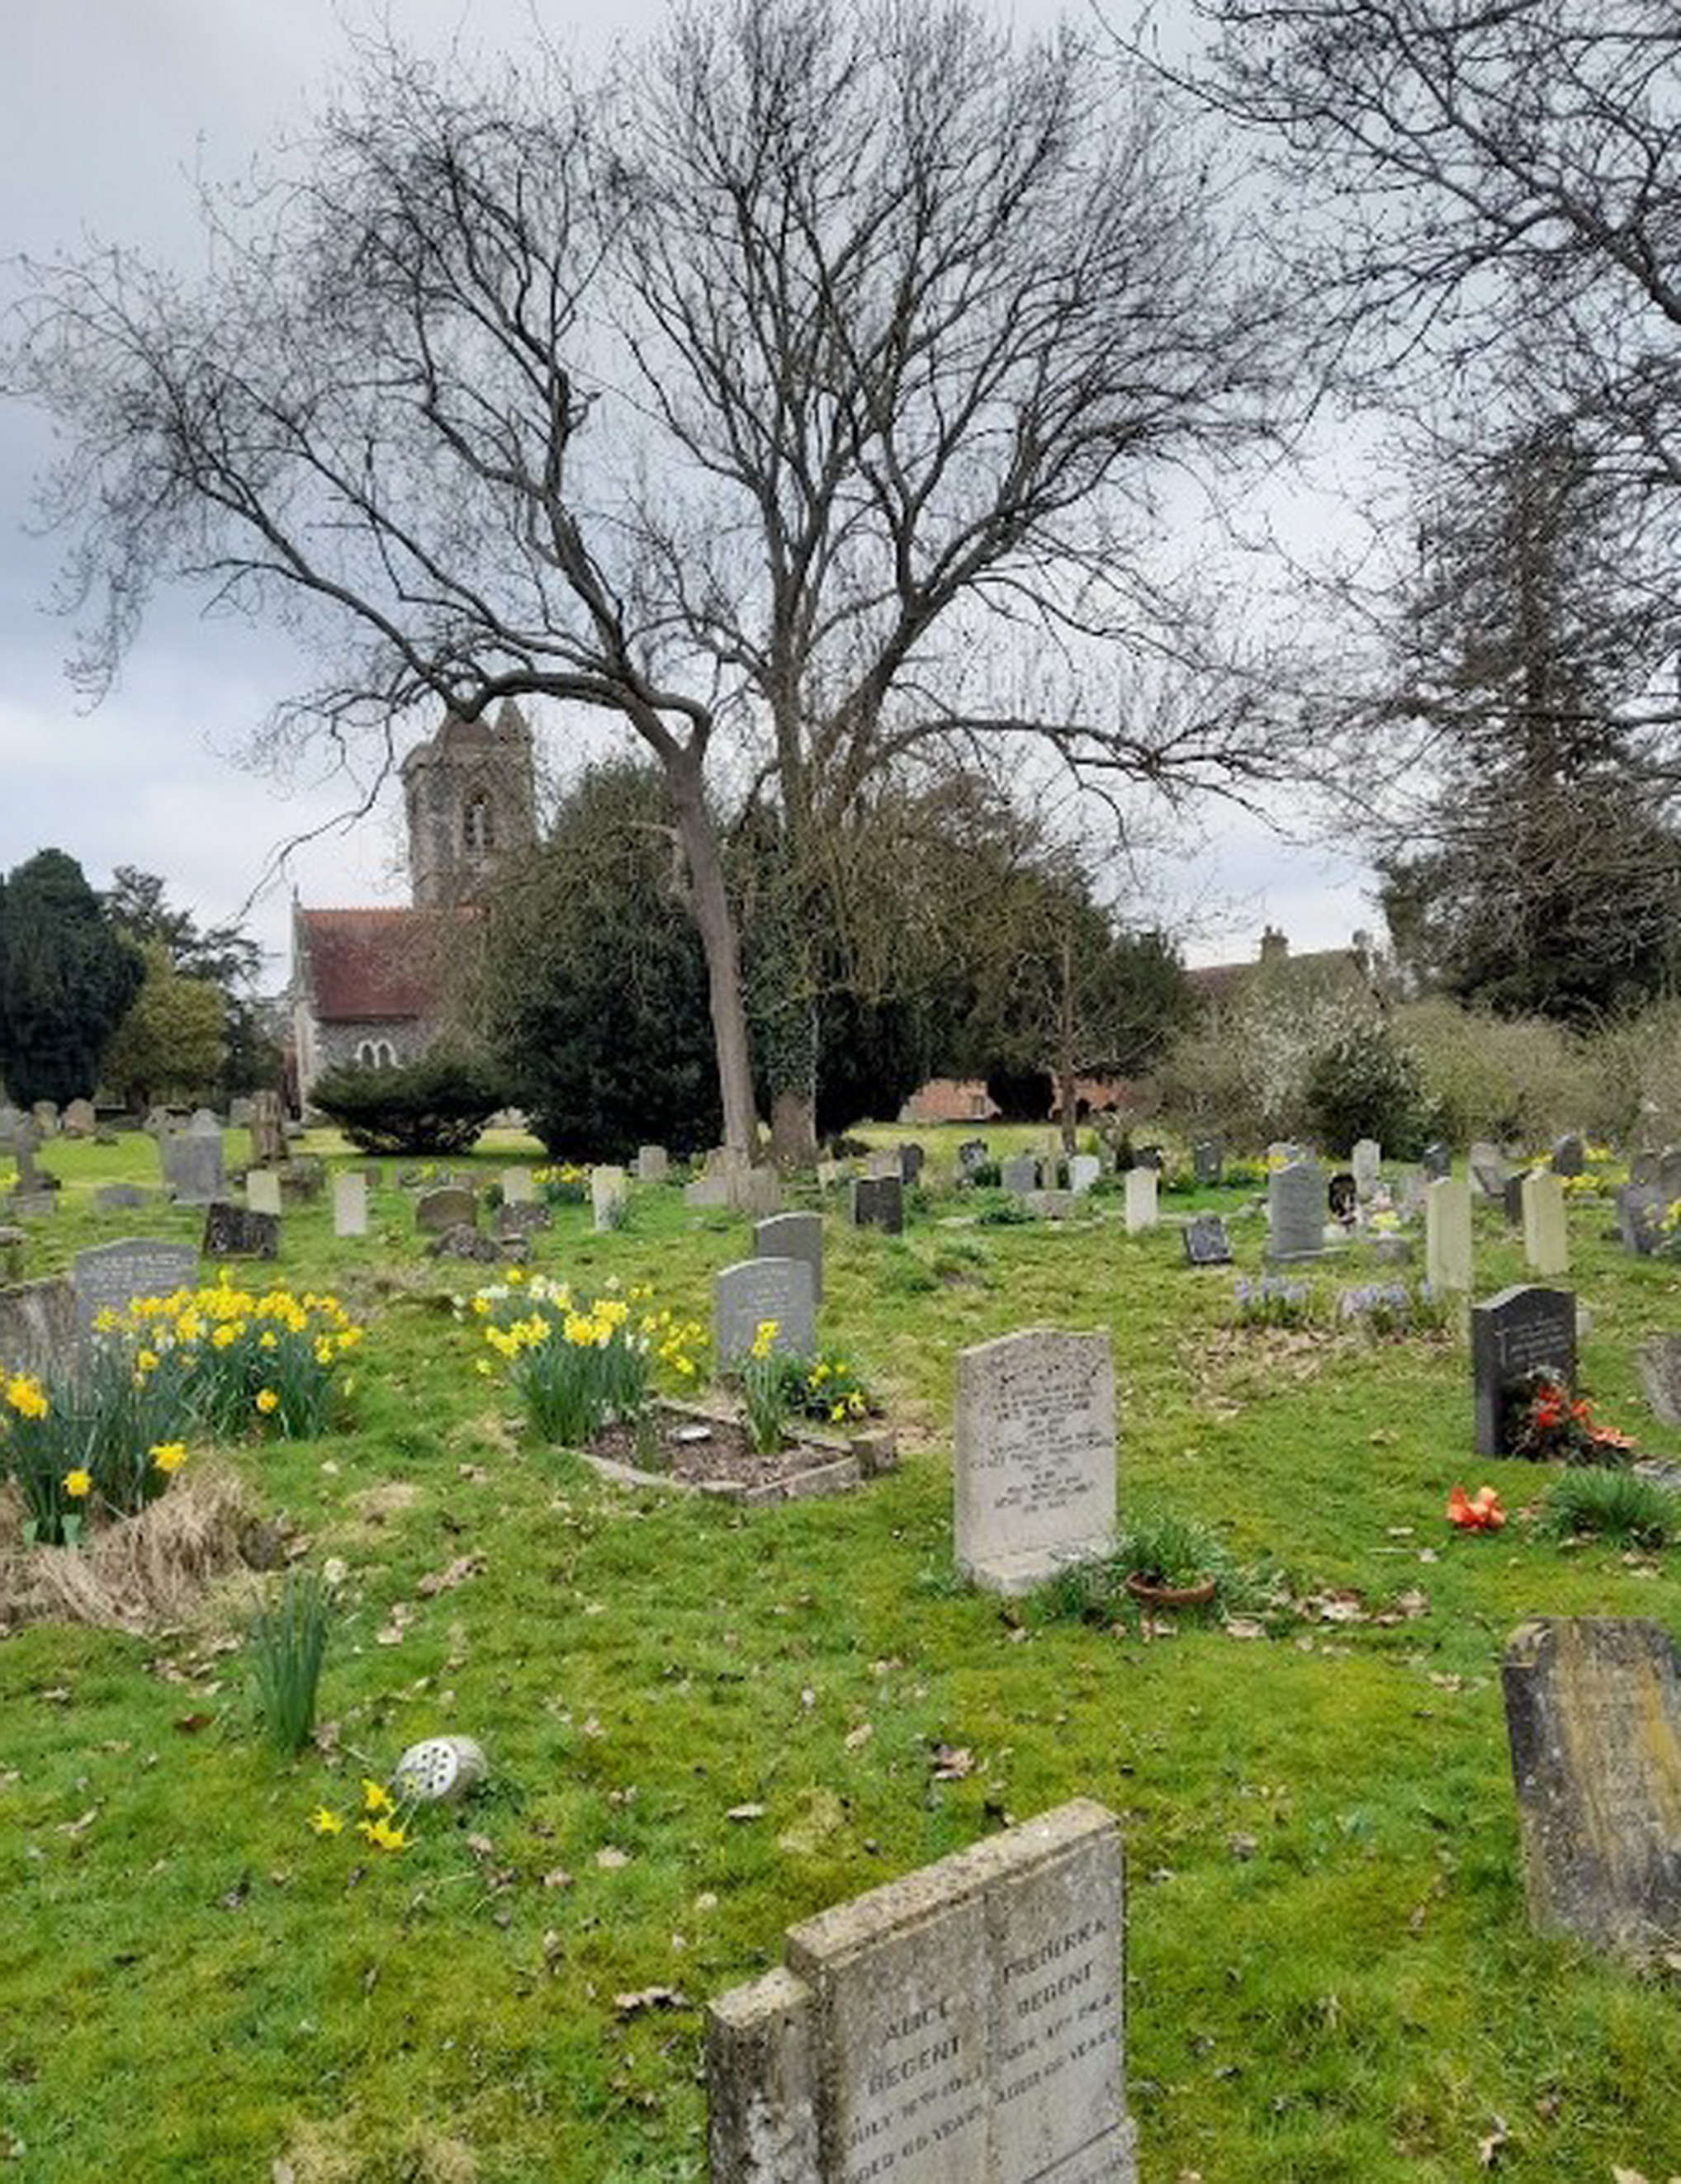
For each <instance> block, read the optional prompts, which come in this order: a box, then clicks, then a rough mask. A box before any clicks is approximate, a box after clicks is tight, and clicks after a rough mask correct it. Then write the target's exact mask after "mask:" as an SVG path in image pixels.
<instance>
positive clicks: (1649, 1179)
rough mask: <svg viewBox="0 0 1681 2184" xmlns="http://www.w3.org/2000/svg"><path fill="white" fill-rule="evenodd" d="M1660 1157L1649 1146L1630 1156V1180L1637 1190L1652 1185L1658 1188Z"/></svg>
mask: <svg viewBox="0 0 1681 2184" xmlns="http://www.w3.org/2000/svg"><path fill="white" fill-rule="evenodd" d="M1658 1167H1659V1161H1658V1156H1657V1154H1656V1152H1655V1151H1653V1149H1652V1148H1651V1146H1650V1145H1647V1146H1645V1148H1644V1149H1643V1150H1642V1151H1639V1152H1637V1153H1634V1154H1632V1155H1631V1156H1629V1162H1628V1180H1629V1182H1630V1183H1631V1184H1634V1185H1635V1186H1636V1188H1639V1186H1640V1185H1642V1184H1651V1185H1652V1186H1653V1187H1654V1188H1656V1184H1657V1179H1658Z"/></svg>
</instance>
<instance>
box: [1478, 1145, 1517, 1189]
mask: <svg viewBox="0 0 1681 2184" xmlns="http://www.w3.org/2000/svg"><path fill="white" fill-rule="evenodd" d="M1471 1173H1472V1177H1473V1178H1474V1179H1475V1181H1476V1184H1477V1189H1478V1190H1480V1191H1481V1192H1482V1194H1483V1196H1484V1197H1485V1198H1504V1197H1505V1191H1506V1179H1507V1178H1508V1176H1509V1175H1510V1174H1511V1170H1510V1169H1509V1168H1508V1167H1507V1166H1506V1156H1505V1154H1504V1153H1503V1152H1502V1151H1500V1149H1499V1146H1498V1145H1489V1144H1488V1142H1487V1140H1486V1139H1478V1141H1477V1144H1475V1145H1472V1148H1471Z"/></svg>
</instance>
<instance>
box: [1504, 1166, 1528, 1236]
mask: <svg viewBox="0 0 1681 2184" xmlns="http://www.w3.org/2000/svg"><path fill="white" fill-rule="evenodd" d="M1523 1184H1524V1178H1523V1175H1522V1173H1517V1174H1515V1175H1509V1176H1508V1177H1507V1178H1506V1187H1505V1190H1503V1191H1502V1192H1501V1193H1500V1201H1501V1203H1502V1205H1503V1206H1505V1217H1506V1219H1507V1221H1508V1222H1509V1223H1511V1226H1512V1227H1513V1228H1514V1229H1521V1228H1522V1226H1523Z"/></svg>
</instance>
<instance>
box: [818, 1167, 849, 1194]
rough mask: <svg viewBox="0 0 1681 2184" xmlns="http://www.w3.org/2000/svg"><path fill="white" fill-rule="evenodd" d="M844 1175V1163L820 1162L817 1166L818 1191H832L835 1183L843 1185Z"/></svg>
mask: <svg viewBox="0 0 1681 2184" xmlns="http://www.w3.org/2000/svg"><path fill="white" fill-rule="evenodd" d="M846 1173H847V1171H846V1162H845V1161H838V1160H820V1161H819V1162H818V1164H817V1187H818V1190H834V1188H835V1184H837V1183H844V1182H845V1181H846Z"/></svg>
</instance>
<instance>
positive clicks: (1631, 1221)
mask: <svg viewBox="0 0 1681 2184" xmlns="http://www.w3.org/2000/svg"><path fill="white" fill-rule="evenodd" d="M1664 1212H1665V1206H1664V1203H1663V1193H1662V1192H1661V1190H1658V1188H1657V1187H1656V1184H1650V1183H1630V1184H1624V1186H1623V1188H1622V1190H1619V1191H1618V1193H1617V1230H1618V1233H1619V1234H1620V1235H1621V1236H1622V1248H1623V1249H1624V1251H1632V1252H1634V1255H1635V1256H1636V1257H1637V1258H1641V1259H1649V1258H1650V1256H1651V1255H1652V1253H1653V1252H1654V1251H1656V1249H1657V1247H1658V1245H1660V1244H1661V1242H1662V1240H1663V1216H1664Z"/></svg>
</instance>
